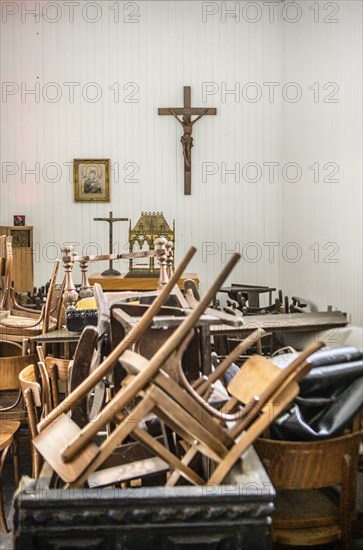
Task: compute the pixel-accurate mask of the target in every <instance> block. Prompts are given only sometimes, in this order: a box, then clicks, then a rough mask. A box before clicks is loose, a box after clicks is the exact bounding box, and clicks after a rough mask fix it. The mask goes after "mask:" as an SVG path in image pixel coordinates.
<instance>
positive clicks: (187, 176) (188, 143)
mask: <svg viewBox="0 0 363 550" xmlns="http://www.w3.org/2000/svg"><path fill="white" fill-rule="evenodd" d="M191 103H192V102H191V92H190V86H184V107H166V108H159V109H158V114H159V115H172V116H174V117H175V118H176V120H177V121H178V122H179V123H180V124H181V125H182V127H183V130H184V133H183V135H182V137H181V140H180V141H181V143H182V146H183V155H184V195H191V194H192V181H191V170H192V147H193V138H192V133H193V125H194V124H195V123H196V122H197V121H198V120H199V119H201V118H202V117H203V116H204V115H216V114H217V109H213V108H207V109H205V108H202V107H192V106H191ZM192 116H196V117H197V118H195V119H194V120H192ZM179 117H180V118H179Z"/></svg>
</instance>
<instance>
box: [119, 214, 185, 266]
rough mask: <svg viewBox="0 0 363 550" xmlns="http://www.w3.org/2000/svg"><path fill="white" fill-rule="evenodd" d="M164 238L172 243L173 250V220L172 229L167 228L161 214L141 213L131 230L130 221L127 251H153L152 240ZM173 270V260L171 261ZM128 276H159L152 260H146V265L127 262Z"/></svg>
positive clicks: (131, 261)
mask: <svg viewBox="0 0 363 550" xmlns="http://www.w3.org/2000/svg"><path fill="white" fill-rule="evenodd" d="M159 237H164V238H165V239H167V241H169V242H171V243H172V249H173V250H174V243H175V220H173V229H171V227H170V226H169V224H168V223H167V221H166V220H165V218H164V214H163V213H162V212H141V216H140V218H139V219H138V221H137V222H136V224H135V225H134V227H133V228H132V229H131V220H130V226H129V251H130V252H138V251H139V250H154V240H155V239H157V238H159ZM173 268H174V260H173ZM128 275H130V276H133V277H135V276H137V275H143V276H151V277H153V276H155V277H158V276H159V269H155V264H154V258H148V263H147V264H143V265H140V264H137V263H134V260H133V259H130V260H129V273H128Z"/></svg>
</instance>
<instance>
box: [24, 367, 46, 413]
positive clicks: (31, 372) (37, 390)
mask: <svg viewBox="0 0 363 550" xmlns="http://www.w3.org/2000/svg"><path fill="white" fill-rule="evenodd" d="M19 383H20V388H21V391H22V394H23V396H24V393H25V392H26V390H28V389H30V390H31V392H32V394H33V400H34V405H35V406H36V407H41V406H42V401H41V387H40V384H39V383H38V382H37V376H36V371H35V366H34V365H28V366H27V367H25V369H23V370H22V371H21V372H20V373H19Z"/></svg>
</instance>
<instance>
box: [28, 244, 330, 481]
mask: <svg viewBox="0 0 363 550" xmlns="http://www.w3.org/2000/svg"><path fill="white" fill-rule="evenodd" d="M193 253H194V250H191V251H190V252H189V253H188V254H187V256H186V258H185V259H184V260H183V262H182V263H181V265H180V266H179V267H178V268H177V270H176V272H175V274H174V275H173V276H172V277H171V279H170V281H169V282H168V283H167V284H166V285H165V286H164V288H163V290H162V291H161V292H160V294H159V296H158V297H157V298H156V299H155V300H154V302H153V303H152V304H151V305H150V307H149V308H148V309H147V310H146V311H145V313H144V315H143V316H142V317H141V320H140V322H139V324H138V325H137V326H135V327H134V328H133V329H132V330H131V331H130V332H129V333H128V334H126V336H125V338H124V339H123V340H122V341H121V342H120V343H119V344H118V346H117V347H116V348H115V349H114V350H113V351H112V352H111V354H110V355H109V356H108V357H107V358H106V359H105V360H104V361H103V362H102V363H101V365H100V366H99V367H98V368H97V369H96V370H95V371H94V372H93V373H91V374H90V375H89V376H88V377H87V379H86V380H85V381H84V382H83V383H81V384H80V386H79V387H78V388H77V389H76V390H74V391H73V392H72V393H71V394H70V395H69V396H68V397H67V398H66V399H65V401H64V402H63V403H62V404H61V405H60V406H59V407H57V408H56V409H54V410H53V411H52V412H51V413H50V414H49V415H48V416H47V417H46V418H45V419H43V420H42V421H41V422H40V423H39V425H38V429H39V432H40V433H39V435H38V436H36V437H35V439H34V445H35V447H36V449H37V450H38V451H39V453H40V454H41V455H42V456H43V457H44V459H45V460H46V461H47V462H48V463H49V464H50V465H51V467H52V468H53V469H54V470H55V471H56V473H57V474H58V476H59V477H60V478H61V479H62V480H63V481H64V482H65V483H66V484H67V486H72V487H75V486H82V485H83V484H84V483H88V484H96V485H97V483H98V482H100V484H104V479H105V478H107V476H108V474H109V473H110V471H107V469H106V470H103V471H102V470H100V467H101V466H102V465H104V463H105V462H106V460H107V459H108V458H109V457H110V455H111V454H112V453H113V452H114V451H115V449H116V448H117V447H118V446H119V445H121V444H122V443H123V442H125V441H127V440H128V438H129V437H131V438H133V439H135V440H137V441H139V442H140V443H141V444H142V445H143V446H145V447H146V448H147V449H149V451H151V452H152V453H153V455H154V457H155V461H156V464H155V466H156V467H159V468H160V467H162V468H165V467H169V468H170V470H171V471H172V472H173V473H172V474H171V475H170V477H169V479H168V482H167V483H168V484H169V485H173V484H175V483H178V482H179V478H180V477H183V478H184V479H185V480H187V482H188V483H192V484H204V483H221V482H222V481H223V480H224V479H225V478H226V476H227V475H228V473H229V471H230V469H231V468H232V467H233V465H234V464H236V462H238V460H239V458H240V457H241V455H243V453H244V451H245V450H246V449H247V448H248V447H249V445H250V444H251V443H253V441H254V440H255V439H256V437H258V435H259V434H260V433H262V431H263V430H264V429H265V428H266V427H267V426H268V425H269V423H270V422H272V421H273V419H274V418H275V417H276V415H278V414H280V412H281V411H282V410H283V408H284V407H285V406H286V405H287V404H288V403H289V402H290V401H291V400H292V399H293V398H294V397H295V396H296V395H297V393H298V391H299V386H298V380H299V379H300V378H301V377H302V376H303V375H304V374H305V373H306V372H308V370H309V368H310V365H309V364H308V363H307V362H306V359H307V357H308V356H309V355H310V354H311V353H313V352H314V351H316V350H317V349H319V347H320V346H321V344H314V345H313V346H311V347H310V349H308V350H306V352H304V353H303V354H301V356H300V357H299V358H298V360H296V361H294V363H293V364H292V365H290V367H289V368H288V369H286V370H285V371H281V370H280V369H279V368H278V367H276V366H274V365H272V364H271V363H270V362H268V361H267V360H265V359H264V358H253V359H251V360H249V361H247V362H246V363H245V365H244V366H243V368H242V369H241V371H240V374H239V375H238V376H237V377H235V378H234V379H233V380H232V382H231V384H230V385H229V387H228V390H229V392H230V394H231V395H232V398H231V399H230V400H229V402H228V403H227V405H226V406H225V408H224V410H222V411H219V412H218V411H215V412H212V411H211V406H210V405H209V404H208V402H206V401H205V400H204V399H203V394H204V393H203V392H204V389H205V388H203V381H202V382H201V383H199V385H198V386H197V387H194V388H193V387H191V386H190V385H189V384H188V383H186V384H185V385H184V387H182V386H181V385H180V384H179V383H178V382H180V380H179V381H177V380H175V376H174V375H173V377H172V376H171V375H170V374H168V372H165V371H164V367H165V364H166V362H167V361H168V360H169V359H170V358H172V357H173V362H174V364H175V366H176V368H174V369H172V371H173V372H174V373H175V372H177V365H178V364H180V358H181V356H182V354H183V352H184V350H185V348H186V346H187V344H188V341H189V339H190V337H191V331H192V330H193V327H194V325H195V323H196V321H197V320H198V319H199V317H200V316H201V314H202V313H203V312H204V311H205V309H206V308H207V307H208V305H209V303H210V302H211V300H212V299H213V297H214V296H215V293H216V292H217V290H218V289H219V288H220V286H221V284H222V283H223V281H224V280H225V279H226V277H227V276H228V275H229V273H230V272H231V270H232V268H233V266H234V265H235V263H236V262H237V261H238V259H239V256H238V255H234V256H233V257H232V258H231V259H230V261H229V262H228V263H227V265H226V266H225V268H224V269H223V271H222V273H221V274H220V275H219V276H218V277H217V279H216V281H215V282H214V284H213V285H212V287H211V288H210V289H209V290H208V291H207V293H206V294H205V295H204V296H203V297H202V298H201V300H200V301H199V302H198V304H197V305H196V307H195V308H194V309H193V310H191V312H190V314H189V315H187V316H186V317H185V319H184V320H183V321H182V323H181V324H180V325H179V326H178V328H177V329H176V330H175V331H174V332H173V333H172V334H171V336H170V337H169V338H168V339H167V341H166V342H165V343H164V344H163V345H162V346H161V347H160V348H159V349H158V350H157V351H156V353H154V355H153V356H152V357H151V358H150V359H146V358H145V357H143V356H141V355H140V354H139V353H136V352H135V351H132V350H131V349H130V348H132V347H133V346H134V345H135V343H136V342H138V341H139V340H140V338H141V336H142V335H143V334H144V332H145V331H146V330H147V328H148V327H149V326H150V323H151V322H152V319H153V317H154V315H156V313H157V312H158V310H159V309H160V307H161V306H162V304H163V302H164V301H165V299H166V298H167V296H168V293H169V292H170V290H171V289H172V288H173V287H174V284H175V282H176V281H177V280H178V278H179V276H180V273H182V272H183V271H184V269H185V267H186V265H187V263H188V261H189V259H190V257H191V256H192V255H193ZM260 336H261V333H259V332H257V333H256V334H254V336H253V337H252V340H251V341H252V342H254V341H256V339H258V338H259V337H260ZM249 343H250V342H245V343H244V344H243V345H244V346H246V347H248V345H249ZM239 351H241V349H240V350H239ZM233 357H234V356H230V357H228V358H227V359H226V361H225V362H224V364H223V368H222V367H221V368H218V369H217V370H218V371H219V372H218V374H219V373H220V372H221V371H222V370H224V369H226V368H227V367H228V366H229V364H230V363H231V362H232V361H233ZM118 360H120V362H121V365H122V367H123V368H124V369H126V371H127V372H128V375H127V376H126V377H125V378H124V380H123V382H122V387H121V388H120V390H119V391H118V392H117V393H116V394H115V396H114V397H113V399H111V401H110V402H109V403H107V405H106V406H105V407H104V408H103V409H102V411H101V412H100V413H99V415H97V416H96V418H94V419H93V421H92V422H89V423H87V424H86V425H85V426H84V427H83V428H80V426H79V425H78V424H77V423H75V422H74V421H72V420H71V419H70V418H69V416H68V415H67V412H69V411H71V410H72V407H73V405H74V403H75V402H77V401H78V400H80V399H84V397H85V395H86V393H87V392H89V391H91V390H92V388H94V387H95V385H96V384H97V383H98V382H100V380H102V378H103V377H104V376H105V375H106V374H108V373H109V372H110V371H111V370H112V369H113V368H114V367H115V365H116V363H117V361H118ZM180 379H181V381H182V382H183V378H182V375H181V377H180ZM209 382H210V380H209ZM184 383H185V381H184ZM202 390H203V392H202ZM195 394H198V396H199V398H200V399H196V398H195ZM236 409H237V410H236ZM235 411H236V412H235ZM151 412H153V413H154V414H155V415H156V416H157V417H158V418H159V419H160V420H161V421H162V422H163V423H165V424H166V425H167V426H168V427H169V428H170V429H171V430H173V432H174V433H175V434H176V437H177V440H178V443H179V441H180V445H181V447H182V448H183V449H184V454H179V452H175V451H174V450H173V449H171V448H170V447H168V445H163V444H162V443H160V441H158V440H157V439H156V438H155V437H153V436H152V435H151V434H150V433H148V432H147V431H146V430H144V428H143V422H144V420H145V418H146V417H147V416H148V415H149V414H150V413H151ZM228 421H231V422H232V421H233V422H235V424H234V426H232V427H231V428H228V426H227V425H226V422H228ZM109 423H113V424H114V429H113V430H112V431H111V432H110V434H109V435H108V436H107V437H106V438H104V439H103V441H102V442H101V443H99V440H98V434H99V432H100V430H103V429H104V428H105V426H106V425H107V424H109ZM198 454H200V455H203V456H205V457H207V458H208V459H209V461H210V467H209V471H207V473H205V474H203V473H201V472H200V471H198V470H197V469H195V468H194V466H193V459H194V457H195V456H196V455H198ZM160 461H162V462H160ZM125 469H126V470H127V472H126V473H125V475H126V476H127V478H128V479H130V478H131V477H133V476H134V475H136V472H140V467H139V465H136V464H132V465H128V468H125ZM110 477H112V476H110ZM118 477H119V480H121V479H122V472H121V471H120V469H119V476H118Z"/></svg>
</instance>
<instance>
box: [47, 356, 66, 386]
mask: <svg viewBox="0 0 363 550" xmlns="http://www.w3.org/2000/svg"><path fill="white" fill-rule="evenodd" d="M69 363H70V360H69V359H59V358H58V357H51V356H49V355H48V356H47V357H46V358H45V366H46V367H47V371H48V374H49V376H51V374H52V373H51V370H52V367H56V368H57V377H58V380H60V381H62V382H68V366H69Z"/></svg>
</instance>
